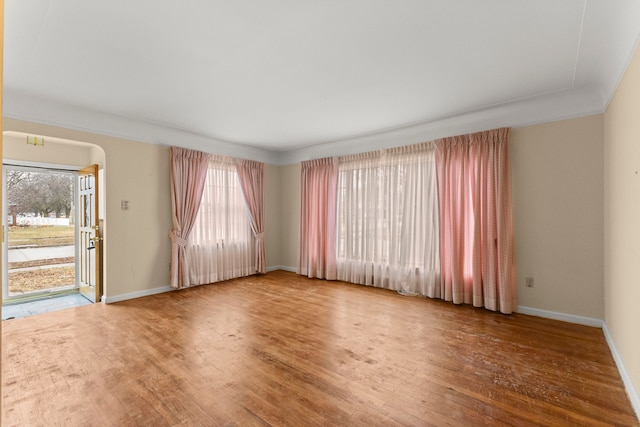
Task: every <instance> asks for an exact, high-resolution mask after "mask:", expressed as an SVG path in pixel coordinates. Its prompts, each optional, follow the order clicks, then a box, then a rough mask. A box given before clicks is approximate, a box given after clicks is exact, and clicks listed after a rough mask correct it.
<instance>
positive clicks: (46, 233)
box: [7, 225, 75, 248]
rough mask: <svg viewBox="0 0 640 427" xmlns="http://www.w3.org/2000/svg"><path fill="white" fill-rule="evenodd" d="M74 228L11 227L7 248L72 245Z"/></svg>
mask: <svg viewBox="0 0 640 427" xmlns="http://www.w3.org/2000/svg"><path fill="white" fill-rule="evenodd" d="M74 233H75V227H74V226H73V225H71V226H49V227H11V229H10V230H9V237H8V239H7V241H8V244H9V248H12V247H15V246H64V245H73V244H74Z"/></svg>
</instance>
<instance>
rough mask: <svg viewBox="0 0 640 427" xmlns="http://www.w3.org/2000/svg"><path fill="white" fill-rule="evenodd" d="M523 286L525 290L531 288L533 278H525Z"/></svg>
mask: <svg viewBox="0 0 640 427" xmlns="http://www.w3.org/2000/svg"><path fill="white" fill-rule="evenodd" d="M524 285H525V286H526V287H527V288H533V277H527V278H525V279H524Z"/></svg>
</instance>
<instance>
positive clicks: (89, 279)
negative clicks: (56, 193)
mask: <svg viewBox="0 0 640 427" xmlns="http://www.w3.org/2000/svg"><path fill="white" fill-rule="evenodd" d="M78 192H79V196H80V197H79V201H80V206H79V208H80V209H79V212H80V214H79V215H78V216H79V218H78V220H79V225H80V227H79V235H78V239H79V242H78V251H79V253H78V257H79V259H78V261H79V268H78V273H79V277H78V286H79V290H80V292H81V293H82V295H84V296H85V297H86V298H88V299H89V300H91V301H93V302H97V301H100V299H101V297H102V284H101V283H100V259H101V256H100V254H101V252H102V237H101V230H100V226H99V220H98V196H99V194H98V165H91V166H88V167H86V168H84V169H81V170H79V171H78Z"/></svg>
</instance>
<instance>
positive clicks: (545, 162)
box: [510, 114, 604, 319]
mask: <svg viewBox="0 0 640 427" xmlns="http://www.w3.org/2000/svg"><path fill="white" fill-rule="evenodd" d="M603 132H604V131H603V116H602V115H601V114H600V115H596V116H588V117H582V118H579V119H573V120H564V121H560V122H553V123H546V124H542V125H537V126H527V127H524V128H517V129H512V131H511V135H510V143H511V173H512V181H513V206H514V227H515V238H516V265H517V271H518V297H519V305H520V306H526V307H533V308H537V309H543V310H550V311H556V312H560V313H565V314H572V315H579V316H585V317H591V318H596V319H602V318H603V317H604V302H603V300H604V290H603V285H602V283H603V277H604V276H603V274H604V273H603V245H604V238H603V229H602V223H603V186H604V183H603V179H604V177H603V162H602V155H603V149H604V148H603ZM526 277H533V279H534V287H533V288H527V287H525V278H526Z"/></svg>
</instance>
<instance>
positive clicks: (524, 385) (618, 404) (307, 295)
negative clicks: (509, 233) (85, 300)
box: [2, 271, 639, 426]
mask: <svg viewBox="0 0 640 427" xmlns="http://www.w3.org/2000/svg"><path fill="white" fill-rule="evenodd" d="M2 333H3V339H2V343H3V351H2V381H3V388H2V425H3V426H36V425H43V426H44V425H46V426H53V425H60V426H175V425H181V426H191V425H194V426H199V425H201V426H215V425H225V426H253V425H257V426H265V425H273V426H275V425H295V426H304V425H349V426H360V425H363V426H379V425H385V426H387V425H388V426H395V425H410V426H421V425H425V426H441V425H447V426H473V425H492V426H507V425H517V426H528V425H544V426H556V425H558V426H560V425H561V426H565V425H580V426H604V425H620V426H637V425H639V423H638V419H637V418H636V416H635V414H634V412H633V409H632V408H631V405H630V403H629V400H628V398H627V396H626V394H625V391H624V388H623V384H622V381H621V379H620V376H619V374H618V372H617V370H616V367H615V365H614V361H613V359H612V357H611V354H610V352H609V349H608V347H607V345H606V343H605V339H604V336H603V334H602V331H601V330H600V329H596V328H589V327H584V326H578V325H572V324H568V323H563V322H557V321H552V320H547V319H540V318H535V317H530V316H525V315H518V314H514V315H511V316H505V315H501V314H496V313H492V312H489V311H486V310H483V309H474V308H472V307H468V306H454V305H452V304H450V303H445V302H442V301H437V300H430V299H422V298H412V297H403V296H400V295H398V294H396V293H393V292H390V291H386V290H381V289H374V288H368V287H364V286H358V285H350V284H345V283H340V282H326V281H321V280H309V279H305V278H302V277H300V276H296V275H295V274H292V273H287V272H283V271H276V272H272V273H269V274H267V275H265V276H252V277H249V278H244V279H238V280H232V281H229V282H224V283H219V284H215V285H208V286H200V287H196V288H193V289H188V290H184V291H176V292H170V293H166V294H161V295H155V296H151V297H146V298H139V299H135V300H130V301H125V302H122V303H117V304H111V305H103V304H94V305H90V306H85V307H78V308H72V309H67V310H63V311H59V312H55V313H47V314H42V315H37V316H33V317H29V318H25V319H15V320H7V321H4V322H3V323H2Z"/></svg>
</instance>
